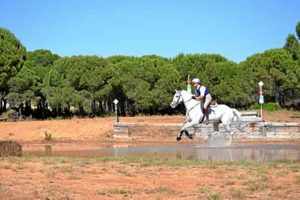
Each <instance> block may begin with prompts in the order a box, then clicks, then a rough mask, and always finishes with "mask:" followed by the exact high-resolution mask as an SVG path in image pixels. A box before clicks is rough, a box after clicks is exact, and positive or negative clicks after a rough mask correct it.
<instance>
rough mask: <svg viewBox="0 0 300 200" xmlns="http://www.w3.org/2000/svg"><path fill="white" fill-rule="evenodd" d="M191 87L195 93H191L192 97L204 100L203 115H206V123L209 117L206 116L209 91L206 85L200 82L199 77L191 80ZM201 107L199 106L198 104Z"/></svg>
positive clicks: (209, 97)
mask: <svg viewBox="0 0 300 200" xmlns="http://www.w3.org/2000/svg"><path fill="white" fill-rule="evenodd" d="M192 84H193V87H194V88H195V93H194V95H193V98H195V99H197V100H199V101H202V100H203V101H204V105H203V107H204V115H205V117H206V120H205V122H204V123H205V124H206V125H207V124H208V123H209V118H208V105H209V104H210V102H211V100H212V97H211V95H210V93H209V90H208V88H207V87H205V86H204V85H202V84H201V82H200V79H199V78H194V79H193V80H192ZM200 109H201V106H200Z"/></svg>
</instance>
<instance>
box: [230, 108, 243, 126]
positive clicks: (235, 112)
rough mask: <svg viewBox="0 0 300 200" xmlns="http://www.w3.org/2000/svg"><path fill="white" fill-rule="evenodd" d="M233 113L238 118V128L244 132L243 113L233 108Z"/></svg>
mask: <svg viewBox="0 0 300 200" xmlns="http://www.w3.org/2000/svg"><path fill="white" fill-rule="evenodd" d="M232 112H233V114H234V115H235V116H236V118H237V119H236V123H237V128H238V129H240V130H242V115H241V113H240V112H239V111H238V110H237V109H235V108H232Z"/></svg>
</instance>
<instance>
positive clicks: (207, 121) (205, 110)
mask: <svg viewBox="0 0 300 200" xmlns="http://www.w3.org/2000/svg"><path fill="white" fill-rule="evenodd" d="M204 115H205V118H206V119H205V122H204V123H205V124H206V125H207V124H208V123H209V118H208V108H206V109H204Z"/></svg>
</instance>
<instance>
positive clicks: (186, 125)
mask: <svg viewBox="0 0 300 200" xmlns="http://www.w3.org/2000/svg"><path fill="white" fill-rule="evenodd" d="M196 124H198V122H195V121H187V122H185V123H184V124H183V125H182V127H181V129H180V131H179V133H178V135H177V138H176V139H177V141H180V140H181V137H182V134H183V133H185V135H186V136H187V137H188V138H190V139H193V136H192V135H190V134H189V132H188V131H187V130H186V129H187V128H189V127H192V126H194V125H196Z"/></svg>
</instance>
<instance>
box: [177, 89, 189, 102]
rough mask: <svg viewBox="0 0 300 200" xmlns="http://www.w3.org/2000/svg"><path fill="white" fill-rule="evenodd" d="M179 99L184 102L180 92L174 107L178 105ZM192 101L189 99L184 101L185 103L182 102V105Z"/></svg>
mask: <svg viewBox="0 0 300 200" xmlns="http://www.w3.org/2000/svg"><path fill="white" fill-rule="evenodd" d="M180 97H181V98H182V100H184V99H183V97H182V94H181V91H179V97H178V98H177V101H176V105H178V104H179V99H180ZM192 99H193V98H192V97H191V98H190V99H188V100H186V101H183V103H184V104H185V103H187V102H189V101H190V100H192Z"/></svg>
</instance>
